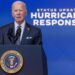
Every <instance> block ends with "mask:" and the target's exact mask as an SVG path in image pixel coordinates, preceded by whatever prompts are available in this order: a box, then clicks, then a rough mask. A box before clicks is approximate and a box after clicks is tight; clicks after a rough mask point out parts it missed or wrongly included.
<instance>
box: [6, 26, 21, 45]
mask: <svg viewBox="0 0 75 75" xmlns="http://www.w3.org/2000/svg"><path fill="white" fill-rule="evenodd" d="M20 34H21V28H20V27H18V29H17V32H16V35H14V31H13V28H9V30H8V33H7V36H8V38H9V40H10V41H11V43H13V44H15V43H16V41H17V40H18V39H19V37H20Z"/></svg>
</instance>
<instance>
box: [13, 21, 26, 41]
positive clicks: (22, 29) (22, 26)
mask: <svg viewBox="0 0 75 75" xmlns="http://www.w3.org/2000/svg"><path fill="white" fill-rule="evenodd" d="M25 24H26V23H25V21H23V23H22V24H21V25H20V26H21V35H20V41H21V40H22V36H23V32H24V29H25ZM14 25H15V26H14V27H15V34H16V31H17V28H18V27H19V24H18V23H17V22H14Z"/></svg>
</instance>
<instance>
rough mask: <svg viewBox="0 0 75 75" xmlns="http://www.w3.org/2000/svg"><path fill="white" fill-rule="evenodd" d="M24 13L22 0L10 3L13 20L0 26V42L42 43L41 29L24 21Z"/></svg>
mask: <svg viewBox="0 0 75 75" xmlns="http://www.w3.org/2000/svg"><path fill="white" fill-rule="evenodd" d="M26 14H27V9H26V4H25V3H24V2H22V1H15V2H14V3H13V4H12V16H13V18H14V22H13V23H10V24H8V25H5V26H3V27H1V28H0V44H16V45H20V44H22V45H25V44H26V45H27V44H42V39H41V38H42V37H41V31H40V30H39V29H38V28H36V27H33V26H31V25H29V24H28V23H27V22H26V20H25V19H24V18H25V16H26Z"/></svg>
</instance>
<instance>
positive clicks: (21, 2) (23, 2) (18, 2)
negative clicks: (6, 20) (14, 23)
mask: <svg viewBox="0 0 75 75" xmlns="http://www.w3.org/2000/svg"><path fill="white" fill-rule="evenodd" d="M17 3H21V4H23V5H24V7H25V8H26V3H24V2H23V1H15V2H13V4H12V7H13V6H14V5H15V4H17Z"/></svg>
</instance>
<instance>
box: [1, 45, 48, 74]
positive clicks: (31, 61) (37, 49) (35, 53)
mask: <svg viewBox="0 0 75 75" xmlns="http://www.w3.org/2000/svg"><path fill="white" fill-rule="evenodd" d="M10 50H16V51H18V52H19V53H20V54H21V55H22V57H23V60H24V62H23V66H22V68H21V69H20V71H19V72H17V73H15V74H8V73H6V72H5V71H4V70H2V68H1V67H0V74H1V75H47V63H46V57H45V53H44V50H43V48H42V47H41V46H40V45H0V57H1V56H2V54H3V53H4V52H6V51H10Z"/></svg>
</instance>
